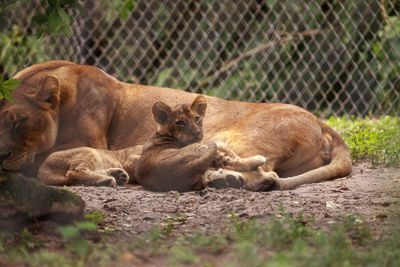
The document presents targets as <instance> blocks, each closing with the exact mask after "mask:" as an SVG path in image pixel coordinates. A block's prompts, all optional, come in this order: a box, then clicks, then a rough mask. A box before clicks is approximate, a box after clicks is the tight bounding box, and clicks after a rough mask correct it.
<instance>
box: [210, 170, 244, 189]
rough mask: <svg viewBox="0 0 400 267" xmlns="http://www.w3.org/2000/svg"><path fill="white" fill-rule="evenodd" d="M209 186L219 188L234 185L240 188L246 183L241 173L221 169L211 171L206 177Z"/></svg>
mask: <svg viewBox="0 0 400 267" xmlns="http://www.w3.org/2000/svg"><path fill="white" fill-rule="evenodd" d="M205 182H206V185H207V186H208V187H213V188H217V189H221V188H227V187H233V188H240V187H242V186H243V184H244V180H243V178H242V176H241V174H240V173H238V172H234V171H227V170H222V169H219V170H218V171H209V172H208V173H207V174H206V179H205Z"/></svg>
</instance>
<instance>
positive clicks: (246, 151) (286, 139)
mask: <svg viewBox="0 0 400 267" xmlns="http://www.w3.org/2000/svg"><path fill="white" fill-rule="evenodd" d="M14 78H17V79H20V80H21V81H22V83H21V86H20V87H19V88H18V89H16V90H13V91H12V95H13V98H14V104H10V103H7V102H6V101H5V100H4V99H3V101H0V113H1V114H0V162H1V168H2V169H3V170H14V171H23V172H25V173H28V174H31V175H36V174H37V173H36V172H37V170H38V168H39V166H40V164H41V163H42V162H43V160H44V159H45V158H46V157H47V156H48V155H49V154H50V153H52V152H55V151H59V150H65V149H69V148H76V147H82V146H88V147H92V148H102V149H111V150H117V149H121V148H126V147H129V146H134V145H140V144H143V143H144V142H145V141H146V139H147V138H148V137H149V136H150V135H151V134H152V133H154V131H155V130H156V124H155V122H154V121H153V119H152V117H151V116H152V115H151V113H150V112H149V110H151V106H152V104H153V103H155V102H156V101H163V102H165V103H167V104H168V105H171V106H172V105H175V104H177V103H189V102H190V101H191V99H193V98H194V94H192V93H188V92H184V91H180V90H174V89H169V88H160V87H152V86H143V85H135V84H127V83H122V82H119V81H118V80H116V79H114V78H113V77H111V76H109V75H107V74H105V73H104V72H103V71H101V70H99V69H98V68H95V67H91V66H84V65H77V64H73V63H71V62H67V61H49V62H45V63H41V64H36V65H33V66H31V67H29V68H26V69H25V70H22V71H21V72H19V73H17V74H16V75H15V77H14ZM205 97H206V99H207V102H208V110H207V117H206V118H205V120H204V124H203V127H204V132H205V135H204V142H206V143H207V142H212V141H214V142H219V141H221V142H224V143H225V144H227V145H228V146H229V148H231V149H232V150H233V151H235V153H236V154H237V155H239V156H240V157H248V156H252V155H262V156H264V157H265V158H267V159H268V161H267V163H266V164H264V166H263V170H264V171H275V172H276V173H277V174H278V175H279V177H280V178H274V179H266V178H263V177H261V178H260V177H257V176H248V177H247V178H245V177H244V179H245V184H246V186H247V188H249V189H252V190H268V189H271V188H277V189H290V188H293V187H295V186H296V185H299V184H304V183H313V182H320V181H324V180H329V179H334V178H338V177H343V176H346V175H348V174H349V173H350V172H351V168H352V162H351V157H350V153H349V151H348V149H347V147H346V144H345V143H344V141H343V139H342V138H341V137H340V136H339V135H338V134H337V133H336V132H335V131H334V130H332V129H331V128H329V127H328V126H326V125H325V124H324V123H323V122H322V121H321V120H319V119H318V118H316V117H315V116H313V115H312V114H311V113H309V112H307V111H305V110H304V109H302V108H299V107H296V106H294V105H288V104H280V103H247V102H237V101H226V100H222V99H219V98H215V97H210V96H205ZM282 177H288V178H287V179H282Z"/></svg>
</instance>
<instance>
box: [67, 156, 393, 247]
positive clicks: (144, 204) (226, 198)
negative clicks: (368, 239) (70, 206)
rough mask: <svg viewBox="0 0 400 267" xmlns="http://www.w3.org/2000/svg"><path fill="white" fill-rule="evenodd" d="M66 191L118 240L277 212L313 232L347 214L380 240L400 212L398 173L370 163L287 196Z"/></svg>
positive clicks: (212, 227)
mask: <svg viewBox="0 0 400 267" xmlns="http://www.w3.org/2000/svg"><path fill="white" fill-rule="evenodd" d="M70 189H71V190H73V191H74V192H76V193H77V194H79V195H80V196H81V197H82V198H83V200H84V201H85V203H86V213H90V212H93V211H100V212H103V213H105V214H107V218H106V219H105V221H104V225H105V226H108V227H112V228H115V229H119V230H121V231H118V233H119V234H117V235H119V238H122V239H124V238H131V237H133V236H138V235H140V234H141V233H143V232H144V231H147V230H150V229H151V228H152V227H153V226H155V225H156V226H162V225H166V224H167V223H168V222H170V221H171V220H173V221H174V229H175V230H176V231H179V232H180V233H185V232H186V233H189V232H192V231H193V229H199V230H203V231H205V232H214V231H221V230H224V229H226V227H227V225H230V224H231V223H232V218H230V215H229V214H230V213H229V212H230V211H232V212H234V213H235V214H236V216H237V217H238V218H240V219H245V218H254V217H256V218H259V219H260V220H269V219H270V218H271V217H272V216H276V215H278V216H279V214H280V210H281V207H283V208H284V210H285V212H287V213H291V214H294V215H296V214H298V213H299V212H300V211H304V216H305V217H306V218H309V220H310V224H311V225H313V226H314V227H315V228H325V227H326V226H327V225H329V224H332V223H334V222H337V221H339V220H340V219H341V218H342V217H343V215H346V214H349V213H351V214H358V215H361V218H363V220H364V221H365V223H366V224H367V226H369V228H370V230H371V231H372V232H373V233H375V234H381V233H383V232H384V231H385V229H387V227H388V226H390V225H391V223H392V222H393V221H394V220H395V219H396V217H395V216H396V214H398V213H399V211H400V209H399V206H400V205H399V201H400V168H394V167H392V168H376V169H371V168H369V164H368V163H361V164H358V165H356V166H354V168H353V172H352V174H351V175H350V176H348V177H346V178H341V179H336V180H333V181H326V182H323V183H319V184H308V185H303V186H300V187H298V188H296V189H294V190H289V191H271V192H250V191H246V190H243V189H222V190H221V189H220V190H217V189H213V188H208V189H205V190H203V191H199V192H188V193H178V192H173V191H172V192H167V193H154V192H149V191H146V190H144V189H143V188H142V187H140V186H126V187H117V188H109V187H85V186H72V187H70ZM121 241H122V240H121Z"/></svg>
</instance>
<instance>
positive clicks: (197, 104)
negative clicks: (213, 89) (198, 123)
mask: <svg viewBox="0 0 400 267" xmlns="http://www.w3.org/2000/svg"><path fill="white" fill-rule="evenodd" d="M192 107H193V109H194V110H195V111H196V112H197V114H199V115H200V116H204V115H206V109H207V100H206V98H205V97H204V96H202V95H199V96H198V97H196V99H195V100H194V101H193V103H192Z"/></svg>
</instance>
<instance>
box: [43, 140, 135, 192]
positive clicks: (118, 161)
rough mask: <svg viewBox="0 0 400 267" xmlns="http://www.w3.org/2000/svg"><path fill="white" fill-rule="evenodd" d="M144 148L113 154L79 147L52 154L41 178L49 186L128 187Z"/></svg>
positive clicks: (46, 162)
mask: <svg viewBox="0 0 400 267" xmlns="http://www.w3.org/2000/svg"><path fill="white" fill-rule="evenodd" d="M141 152H142V146H134V147H129V148H126V149H121V150H116V151H110V150H104V149H94V148H90V147H79V148H73V149H68V150H63V151H58V152H54V153H52V154H51V155H50V156H49V157H48V158H47V159H46V160H45V161H44V162H43V164H42V165H41V167H40V168H39V172H38V178H39V179H40V180H41V181H42V182H44V183H45V184H48V185H79V184H83V185H94V186H116V185H125V184H126V183H127V182H128V180H134V175H135V172H134V170H135V167H136V163H137V161H138V159H139V157H140V154H141Z"/></svg>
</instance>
